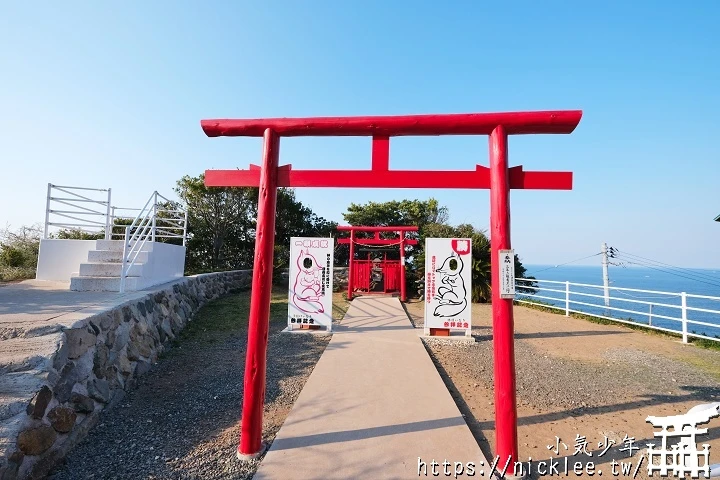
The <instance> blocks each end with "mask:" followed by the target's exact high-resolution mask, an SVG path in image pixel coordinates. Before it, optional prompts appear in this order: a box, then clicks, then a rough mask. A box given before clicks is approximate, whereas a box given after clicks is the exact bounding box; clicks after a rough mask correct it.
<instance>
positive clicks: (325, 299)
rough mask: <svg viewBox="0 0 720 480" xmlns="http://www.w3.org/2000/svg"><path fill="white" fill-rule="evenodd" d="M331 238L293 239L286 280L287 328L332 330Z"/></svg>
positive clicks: (333, 244) (332, 249)
mask: <svg viewBox="0 0 720 480" xmlns="http://www.w3.org/2000/svg"><path fill="white" fill-rule="evenodd" d="M334 247H335V242H334V241H333V239H332V238H328V237H321V238H311V237H292V238H291V239H290V269H289V278H288V282H289V283H288V328H289V329H290V330H294V329H300V328H303V327H305V328H311V326H313V325H318V326H321V327H326V328H327V329H328V330H332V293H333V260H334V257H333V252H334V250H335V248H334Z"/></svg>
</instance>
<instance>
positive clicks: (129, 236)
mask: <svg viewBox="0 0 720 480" xmlns="http://www.w3.org/2000/svg"><path fill="white" fill-rule="evenodd" d="M159 199H162V200H164V202H162V203H161V202H159ZM168 205H171V206H172V205H175V204H174V203H173V202H171V201H170V200H168V199H167V198H165V197H163V196H162V195H160V194H159V193H158V192H157V191H155V192H153V194H152V195H150V198H149V199H148V201H147V202H145V206H144V207H143V208H141V209H139V213H138V214H137V216H136V217H135V219H134V220H133V222H132V223H131V224H130V225H127V226H125V231H124V234H123V257H122V268H121V269H120V293H124V292H125V283H126V279H127V276H128V274H129V272H130V269H131V268H132V267H133V265H135V263H136V262H137V259H138V257H139V256H140V252H142V249H143V247H144V246H145V244H146V243H147V242H148V241H150V242H154V241H156V239H158V238H178V239H182V245H183V246H185V242H186V241H187V210H186V209H184V208H181V207H178V206H177V205H175V206H172V207H170V208H169V207H168Z"/></svg>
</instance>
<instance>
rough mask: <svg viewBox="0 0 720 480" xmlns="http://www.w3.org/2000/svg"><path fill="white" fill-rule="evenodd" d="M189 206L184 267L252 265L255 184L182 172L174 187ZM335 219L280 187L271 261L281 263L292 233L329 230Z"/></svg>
mask: <svg viewBox="0 0 720 480" xmlns="http://www.w3.org/2000/svg"><path fill="white" fill-rule="evenodd" d="M175 191H176V192H177V194H178V196H179V197H180V198H181V199H182V200H183V202H184V203H185V204H186V206H187V210H188V240H187V244H186V246H187V252H188V253H187V257H186V258H187V259H186V265H187V267H186V270H187V271H188V272H192V273H197V272H204V271H217V270H230V269H240V268H252V265H253V260H254V251H255V234H256V222H257V201H258V195H259V189H258V188H257V187H207V186H205V178H204V175H199V176H197V177H190V176H187V175H186V176H184V177H183V178H181V179H180V180H179V181H178V182H177V187H176V189H175ZM336 227H337V224H336V223H335V222H329V221H327V220H326V219H324V218H322V217H319V216H318V215H316V214H315V213H314V212H313V211H312V210H311V209H310V208H309V207H307V206H305V205H303V204H302V202H300V201H299V200H297V198H296V196H295V191H294V190H292V189H289V188H279V189H278V192H277V203H276V218H275V248H274V252H273V253H274V255H273V257H274V267H275V268H276V269H279V268H286V267H287V266H288V263H289V256H290V238H291V237H310V236H330V234H331V233H332V231H333V230H335V228H336Z"/></svg>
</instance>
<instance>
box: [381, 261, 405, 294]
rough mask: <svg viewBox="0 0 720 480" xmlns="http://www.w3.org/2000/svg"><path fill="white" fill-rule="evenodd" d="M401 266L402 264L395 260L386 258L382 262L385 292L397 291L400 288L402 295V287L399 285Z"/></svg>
mask: <svg viewBox="0 0 720 480" xmlns="http://www.w3.org/2000/svg"><path fill="white" fill-rule="evenodd" d="M401 268H402V266H401V265H400V262H398V261H397V260H386V261H384V262H383V264H382V269H383V283H384V285H383V287H384V288H383V290H384V291H385V293H390V292H397V291H398V290H400V292H401V293H400V295H401V296H402V288H401V285H400V269H401Z"/></svg>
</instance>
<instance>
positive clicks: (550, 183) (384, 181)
mask: <svg viewBox="0 0 720 480" xmlns="http://www.w3.org/2000/svg"><path fill="white" fill-rule="evenodd" d="M514 168H517V167H514ZM259 180H260V171H259V170H255V169H252V170H206V171H205V185H207V186H208V187H225V186H232V187H256V186H258V182H259ZM278 186H279V187H321V188H451V189H489V188H490V169H488V168H487V167H483V166H481V165H478V167H477V169H476V170H464V171H463V170H455V171H452V170H441V171H432V170H430V171H415V170H388V171H385V172H383V171H379V172H377V171H372V170H292V169H291V168H284V169H281V170H280V171H279V172H278ZM510 188H516V189H533V190H540V189H541V190H571V189H572V172H524V171H520V170H514V171H513V173H512V176H511V181H510Z"/></svg>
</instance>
